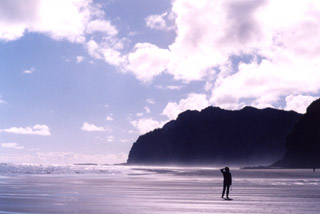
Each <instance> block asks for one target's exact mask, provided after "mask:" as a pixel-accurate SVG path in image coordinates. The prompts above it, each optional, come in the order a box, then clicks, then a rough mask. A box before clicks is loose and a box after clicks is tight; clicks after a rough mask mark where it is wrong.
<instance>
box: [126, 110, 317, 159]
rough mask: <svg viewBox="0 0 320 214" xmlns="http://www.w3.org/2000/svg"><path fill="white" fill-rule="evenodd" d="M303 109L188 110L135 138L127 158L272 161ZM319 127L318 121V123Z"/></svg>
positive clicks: (277, 157)
mask: <svg viewBox="0 0 320 214" xmlns="http://www.w3.org/2000/svg"><path fill="white" fill-rule="evenodd" d="M301 116H302V115H301V114H298V113H296V112H294V111H284V110H276V109H271V108H266V109H256V108H253V107H245V108H243V109H241V110H236V111H230V110H223V109H221V108H218V107H208V108H206V109H203V110H202V111H200V112H199V111H190V110H188V111H185V112H183V113H181V114H180V115H179V116H178V118H177V119H176V120H173V121H170V122H168V123H167V124H165V125H164V126H163V128H161V129H156V130H154V131H152V132H149V133H147V134H144V135H142V136H140V137H139V138H138V140H137V141H136V142H135V143H134V144H133V146H132V148H131V151H130V153H129V158H128V161H127V162H128V164H234V165H240V164H241V165H243V164H246V165H252V164H253V165H254V164H271V163H273V162H275V161H276V160H279V159H280V158H281V157H283V156H284V154H285V144H286V137H287V135H288V134H289V133H290V131H291V130H292V128H293V126H294V124H295V123H296V121H298V120H299V119H300V118H301ZM319 127H320V126H319Z"/></svg>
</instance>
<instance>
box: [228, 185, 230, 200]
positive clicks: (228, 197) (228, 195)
mask: <svg viewBox="0 0 320 214" xmlns="http://www.w3.org/2000/svg"><path fill="white" fill-rule="evenodd" d="M229 188H230V185H227V198H229Z"/></svg>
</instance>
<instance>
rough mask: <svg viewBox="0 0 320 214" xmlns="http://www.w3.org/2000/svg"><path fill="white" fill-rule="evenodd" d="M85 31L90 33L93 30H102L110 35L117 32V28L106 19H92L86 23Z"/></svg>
mask: <svg viewBox="0 0 320 214" xmlns="http://www.w3.org/2000/svg"><path fill="white" fill-rule="evenodd" d="M86 31H87V33H89V34H92V33H94V32H103V33H106V34H107V35H110V36H115V35H117V34H118V30H117V29H116V28H115V27H114V26H113V25H112V24H111V23H110V21H107V20H98V19H97V20H93V21H91V22H89V23H88V25H87V29H86Z"/></svg>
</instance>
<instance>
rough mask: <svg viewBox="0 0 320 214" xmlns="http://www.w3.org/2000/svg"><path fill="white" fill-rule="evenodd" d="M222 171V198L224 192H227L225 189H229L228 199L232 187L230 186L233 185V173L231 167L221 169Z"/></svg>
mask: <svg viewBox="0 0 320 214" xmlns="http://www.w3.org/2000/svg"><path fill="white" fill-rule="evenodd" d="M220 171H221V172H222V174H223V191H222V196H221V198H223V196H224V193H225V191H226V189H227V194H226V195H227V199H229V189H230V186H231V185H232V177H231V173H230V170H229V167H225V168H223V169H220Z"/></svg>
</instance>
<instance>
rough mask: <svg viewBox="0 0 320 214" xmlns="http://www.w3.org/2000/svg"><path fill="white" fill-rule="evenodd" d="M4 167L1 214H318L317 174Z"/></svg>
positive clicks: (0, 180) (319, 185)
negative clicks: (227, 175)
mask: <svg viewBox="0 0 320 214" xmlns="http://www.w3.org/2000/svg"><path fill="white" fill-rule="evenodd" d="M231 173H232V177H233V185H232V189H231V191H230V195H229V197H230V198H232V199H233V200H224V199H222V198H221V192H222V182H223V178H222V174H221V172H220V171H219V168H215V167H175V166H171V167H151V166H111V165H28V164H24V165H13V164H0V214H3V213H5V214H26V213H34V214H38V213H70V214H71V213H72V214H74V213H93V214H99V213H107V214H149V213H150V214H165V213H166V214H191V213H194V214H199V213H259V214H260V213H304V214H306V213H319V212H320V170H319V171H316V172H313V171H312V169H301V170H292V169H290V170H289V169H286V170H285V169H260V170H258V169H251V170H240V169H238V168H231Z"/></svg>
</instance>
